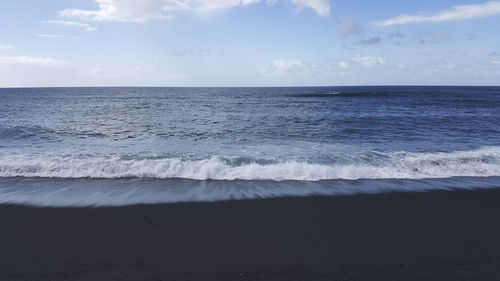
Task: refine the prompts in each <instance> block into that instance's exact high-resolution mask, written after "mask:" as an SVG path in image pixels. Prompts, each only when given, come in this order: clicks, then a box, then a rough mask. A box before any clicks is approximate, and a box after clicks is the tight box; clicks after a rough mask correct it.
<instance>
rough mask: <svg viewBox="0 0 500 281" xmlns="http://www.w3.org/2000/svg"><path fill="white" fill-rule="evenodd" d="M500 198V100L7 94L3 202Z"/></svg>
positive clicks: (411, 90) (301, 91)
mask: <svg viewBox="0 0 500 281" xmlns="http://www.w3.org/2000/svg"><path fill="white" fill-rule="evenodd" d="M496 187H500V87H310V88H302V87H297V88H29V89H20V88H19V89H0V203H15V204H30V205H43V206H93V205H127V204H148V203H164V202H183V201H213V200H232V199H252V198H267V197H277V196H309V195H337V194H355V193H377V192H388V191H428V190H436V189H455V188H461V189H463V188H496Z"/></svg>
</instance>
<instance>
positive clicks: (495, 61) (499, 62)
mask: <svg viewBox="0 0 500 281" xmlns="http://www.w3.org/2000/svg"><path fill="white" fill-rule="evenodd" d="M491 63H492V64H500V60H492V61H491Z"/></svg>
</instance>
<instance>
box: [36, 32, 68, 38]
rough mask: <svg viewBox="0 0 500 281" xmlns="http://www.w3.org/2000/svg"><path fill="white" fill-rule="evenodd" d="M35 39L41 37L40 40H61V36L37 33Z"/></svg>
mask: <svg viewBox="0 0 500 281" xmlns="http://www.w3.org/2000/svg"><path fill="white" fill-rule="evenodd" d="M36 37H41V38H62V37H63V36H62V35H57V34H45V33H38V34H37V35H36Z"/></svg>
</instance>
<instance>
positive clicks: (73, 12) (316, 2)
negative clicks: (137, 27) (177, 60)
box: [58, 0, 330, 23]
mask: <svg viewBox="0 0 500 281" xmlns="http://www.w3.org/2000/svg"><path fill="white" fill-rule="evenodd" d="M94 1H95V2H97V4H98V5H99V8H98V9H96V10H83V9H73V8H72V9H64V10H62V11H59V13H58V15H59V16H60V17H63V18H69V19H79V20H86V21H112V22H135V23H143V22H146V21H148V20H163V19H169V18H172V17H173V15H172V14H171V13H173V12H175V11H187V10H194V11H211V10H220V9H228V8H232V7H246V6H250V5H252V4H256V3H260V2H261V1H262V0H127V1H123V0H94ZM284 1H289V2H291V3H292V4H294V5H295V6H296V7H297V9H298V10H302V9H304V8H311V9H313V10H314V11H316V13H318V15H320V16H328V15H329V14H330V4H329V2H328V0H284ZM266 2H267V4H270V5H272V4H275V3H276V2H277V0H267V1H266ZM166 13H167V14H166Z"/></svg>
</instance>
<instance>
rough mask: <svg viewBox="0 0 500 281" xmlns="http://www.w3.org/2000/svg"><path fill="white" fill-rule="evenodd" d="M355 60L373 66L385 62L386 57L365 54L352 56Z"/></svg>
mask: <svg viewBox="0 0 500 281" xmlns="http://www.w3.org/2000/svg"><path fill="white" fill-rule="evenodd" d="M352 60H353V61H355V62H358V63H360V64H362V65H364V66H366V67H371V66H374V65H377V64H383V63H384V59H383V58H381V57H372V56H363V57H355V58H352Z"/></svg>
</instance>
